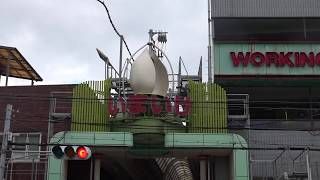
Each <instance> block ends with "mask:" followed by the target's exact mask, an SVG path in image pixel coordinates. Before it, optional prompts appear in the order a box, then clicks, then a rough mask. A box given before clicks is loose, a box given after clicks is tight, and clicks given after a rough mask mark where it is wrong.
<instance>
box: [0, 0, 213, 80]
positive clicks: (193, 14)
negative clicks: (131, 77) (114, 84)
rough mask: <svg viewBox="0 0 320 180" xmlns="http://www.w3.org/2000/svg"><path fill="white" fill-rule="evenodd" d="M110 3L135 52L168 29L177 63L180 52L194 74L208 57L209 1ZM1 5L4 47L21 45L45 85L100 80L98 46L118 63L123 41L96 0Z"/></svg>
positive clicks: (122, 0)
mask: <svg viewBox="0 0 320 180" xmlns="http://www.w3.org/2000/svg"><path fill="white" fill-rule="evenodd" d="M106 3H107V4H108V7H109V9H110V12H111V14H112V18H113V20H114V23H115V24H116V26H117V28H118V29H119V31H120V32H121V33H122V34H123V35H125V38H126V41H127V42H128V44H129V46H130V49H131V51H134V50H135V49H137V48H139V47H140V46H141V45H142V44H143V43H146V41H147V40H148V34H147V32H148V30H149V29H150V28H154V29H156V30H158V29H159V30H165V31H168V32H169V34H168V37H169V39H168V46H167V47H168V48H167V52H168V55H169V57H170V59H171V60H172V61H174V62H172V63H173V64H177V59H178V57H179V55H181V56H183V57H184V60H185V62H186V64H187V66H188V68H189V69H188V70H189V72H196V71H197V69H196V68H194V67H195V65H198V61H199V57H200V56H201V55H202V56H205V57H206V54H207V51H206V50H207V49H206V46H207V24H206V22H207V20H206V18H207V17H206V12H207V10H206V8H207V7H206V1H203V2H200V1H190V0H187V1H186V0H173V1H170V0H164V1H155V0H139V1H132V0H108V1H106ZM2 4H3V5H1V7H0V17H1V19H0V24H1V27H2V28H0V33H1V36H0V42H1V45H8V46H15V47H17V48H18V49H19V50H20V51H21V52H22V54H24V55H25V56H26V58H27V59H28V60H29V62H30V63H31V64H32V65H33V66H34V68H35V69H36V70H37V71H38V72H39V73H40V75H41V76H42V77H43V79H44V82H43V83H44V84H46V83H75V82H81V81H85V80H99V79H102V78H103V72H104V71H103V63H102V62H101V61H100V59H99V58H98V56H97V54H96V52H95V48H96V47H98V48H100V49H102V50H103V51H104V52H105V53H106V54H107V55H108V56H109V58H110V59H111V60H112V63H113V64H115V66H117V65H118V58H119V57H118V56H119V39H118V38H117V36H116V35H115V33H114V32H113V31H112V28H111V26H110V24H109V22H108V20H107V16H106V13H105V10H104V9H103V7H102V6H101V5H100V4H99V3H97V2H96V1H95V0H83V1H76V0H68V1H64V0H52V1H43V0H28V1H19V0H10V1H9V0H5V1H4V2H2ZM175 66H176V65H175ZM68 72H70V73H68Z"/></svg>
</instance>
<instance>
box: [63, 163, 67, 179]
mask: <svg viewBox="0 0 320 180" xmlns="http://www.w3.org/2000/svg"><path fill="white" fill-rule="evenodd" d="M62 169H63V171H62V176H63V177H62V178H63V180H67V179H68V160H63V162H62Z"/></svg>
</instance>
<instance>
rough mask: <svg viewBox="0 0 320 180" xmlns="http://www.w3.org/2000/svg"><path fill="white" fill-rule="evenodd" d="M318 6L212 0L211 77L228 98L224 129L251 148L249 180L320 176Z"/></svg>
mask: <svg viewBox="0 0 320 180" xmlns="http://www.w3.org/2000/svg"><path fill="white" fill-rule="evenodd" d="M319 7H320V2H319V1H315V0H314V1H313V0H311V1H300V0H294V1H289V0H277V1H273V0H271V1H270V0H227V1H225V0H212V1H211V35H210V40H211V42H212V44H211V45H212V48H211V53H212V56H211V57H212V58H211V59H212V61H213V63H212V72H211V73H212V74H214V78H213V79H214V82H216V83H218V84H220V85H221V86H222V87H224V88H225V89H226V91H227V94H230V96H229V109H228V111H229V118H228V120H229V127H230V128H231V129H232V128H233V129H234V131H235V132H237V133H239V134H242V135H243V136H244V137H246V140H247V142H248V144H249V147H251V148H252V150H250V164H251V178H253V179H277V178H279V179H281V178H283V179H284V178H286V177H288V178H290V177H291V178H298V177H302V178H306V177H307V176H308V174H309V176H310V174H312V177H313V179H319V178H320V177H319V172H320V166H319V165H318V164H319V160H320V153H319V152H317V151H318V150H317V148H318V147H319V145H320V143H319V136H318V135H319V134H318V130H319V99H320V96H319V93H318V92H319V85H320V84H319V77H320V64H319V63H320V54H319V52H320V26H319V22H320V13H319V11H318V10H317V9H318V8H319ZM277 148H278V149H279V150H277ZM304 148H305V149H304ZM308 149H310V151H309V150H308ZM311 149H313V150H311Z"/></svg>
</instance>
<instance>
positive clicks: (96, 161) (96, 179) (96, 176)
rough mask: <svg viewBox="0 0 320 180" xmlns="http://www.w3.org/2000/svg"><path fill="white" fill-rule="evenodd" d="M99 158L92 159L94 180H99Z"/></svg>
mask: <svg viewBox="0 0 320 180" xmlns="http://www.w3.org/2000/svg"><path fill="white" fill-rule="evenodd" d="M100 168H101V160H100V159H94V180H100Z"/></svg>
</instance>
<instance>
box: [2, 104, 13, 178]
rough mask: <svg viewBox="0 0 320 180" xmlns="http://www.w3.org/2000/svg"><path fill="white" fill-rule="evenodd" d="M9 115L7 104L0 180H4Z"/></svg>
mask: <svg viewBox="0 0 320 180" xmlns="http://www.w3.org/2000/svg"><path fill="white" fill-rule="evenodd" d="M11 115H12V105H11V104H7V107H6V117H5V121H4V130H3V137H2V146H1V156H0V180H4V171H5V165H6V153H7V149H8V138H9V131H10V123H11Z"/></svg>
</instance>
